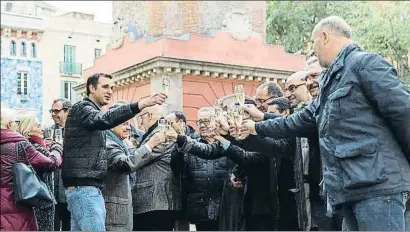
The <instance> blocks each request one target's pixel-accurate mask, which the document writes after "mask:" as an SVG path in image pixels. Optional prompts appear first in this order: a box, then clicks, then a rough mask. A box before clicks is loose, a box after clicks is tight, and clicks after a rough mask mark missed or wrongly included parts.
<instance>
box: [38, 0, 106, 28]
mask: <svg viewBox="0 0 410 232" xmlns="http://www.w3.org/2000/svg"><path fill="white" fill-rule="evenodd" d="M44 2H46V3H48V4H50V5H52V6H55V7H57V8H59V9H61V10H63V11H64V12H69V11H78V12H83V13H89V14H94V15H95V18H94V20H95V21H97V22H102V23H112V1H44Z"/></svg>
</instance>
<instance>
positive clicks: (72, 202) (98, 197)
mask: <svg viewBox="0 0 410 232" xmlns="http://www.w3.org/2000/svg"><path fill="white" fill-rule="evenodd" d="M65 194H66V196H67V205H68V210H69V211H70V213H71V231H84V230H89V231H105V215H106V210H105V204H104V198H103V196H102V193H101V191H100V189H98V188H97V187H93V186H80V187H77V188H75V189H73V190H68V189H66V190H65Z"/></svg>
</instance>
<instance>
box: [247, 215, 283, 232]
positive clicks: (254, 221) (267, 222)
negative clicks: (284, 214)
mask: <svg viewBox="0 0 410 232" xmlns="http://www.w3.org/2000/svg"><path fill="white" fill-rule="evenodd" d="M275 227H276V225H275V223H274V220H273V215H252V216H247V217H246V220H245V228H246V231H273V230H276V228H275Z"/></svg>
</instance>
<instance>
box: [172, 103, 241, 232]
mask: <svg viewBox="0 0 410 232" xmlns="http://www.w3.org/2000/svg"><path fill="white" fill-rule="evenodd" d="M210 110H212V109H210V108H207V107H204V108H201V109H199V110H198V117H197V125H198V127H199V134H200V136H201V137H200V138H199V139H195V140H196V141H197V142H199V143H202V144H212V143H214V142H216V140H215V139H214V138H213V137H214V135H215V134H214V133H213V132H214V129H215V125H214V123H213V121H212V119H211V113H210ZM201 152H202V151H201ZM201 152H198V153H192V154H191V153H189V154H184V153H182V152H174V153H173V155H172V158H171V168H172V170H173V171H174V173H176V174H182V176H183V178H184V180H183V182H184V187H185V189H184V190H185V191H186V193H187V195H188V197H187V218H188V221H189V222H190V223H191V224H195V225H196V230H197V231H217V230H218V228H219V216H220V208H221V207H220V205H221V200H222V191H223V189H224V182H225V179H226V178H227V177H228V172H229V171H230V170H231V169H232V168H233V167H234V164H233V162H230V163H228V160H227V159H226V157H221V158H218V159H210V160H207V159H202V158H199V157H198V155H199V156H200V155H201V154H199V153H201ZM203 152H205V151H203ZM221 153H222V150H221Z"/></svg>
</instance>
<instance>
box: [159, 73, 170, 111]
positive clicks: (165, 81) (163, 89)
mask: <svg viewBox="0 0 410 232" xmlns="http://www.w3.org/2000/svg"><path fill="white" fill-rule="evenodd" d="M170 86H171V80H170V79H169V77H162V85H161V92H162V93H163V94H166V95H167V96H168V94H169V88H170ZM163 105H165V106H169V104H168V103H167V100H165V102H164V103H163Z"/></svg>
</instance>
